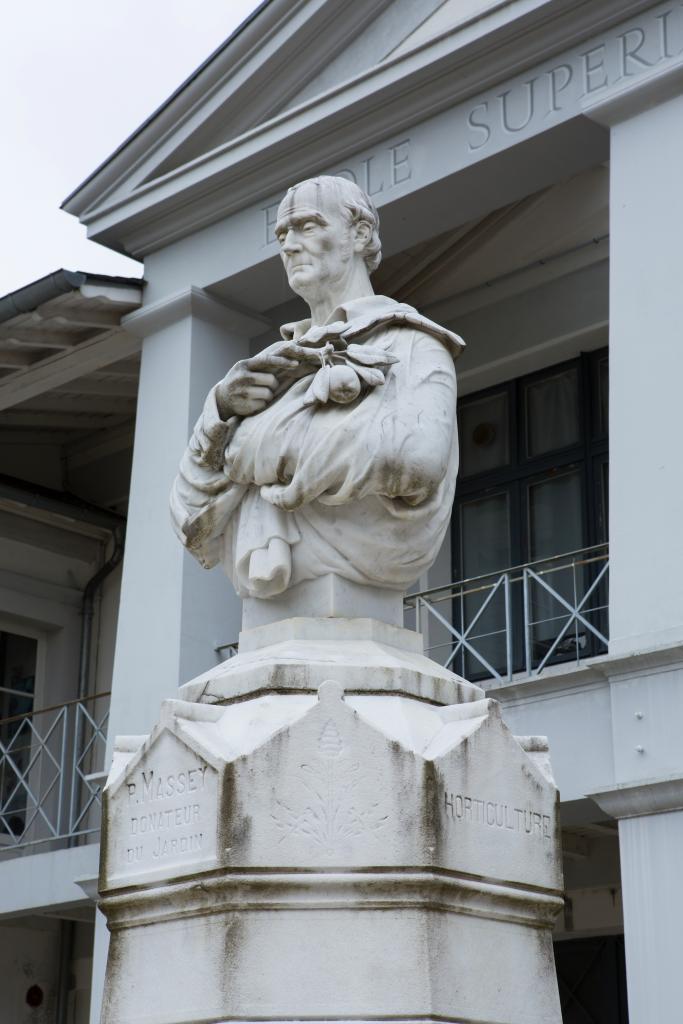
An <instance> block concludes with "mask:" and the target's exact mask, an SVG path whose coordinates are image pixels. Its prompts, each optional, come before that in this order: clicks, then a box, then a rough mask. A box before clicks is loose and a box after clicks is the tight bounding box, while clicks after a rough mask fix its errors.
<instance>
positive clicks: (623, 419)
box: [605, 93, 683, 1020]
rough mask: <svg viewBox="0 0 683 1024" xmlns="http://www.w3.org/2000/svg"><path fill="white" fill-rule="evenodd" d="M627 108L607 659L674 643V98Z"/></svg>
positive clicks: (615, 180)
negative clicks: (640, 107)
mask: <svg viewBox="0 0 683 1024" xmlns="http://www.w3.org/2000/svg"><path fill="white" fill-rule="evenodd" d="M652 99H653V98H652V97H650V102H652ZM637 101H638V94H637V93H635V94H634V96H633V102H637ZM641 103H642V99H641ZM633 109H634V108H633V104H632V103H631V104H629V103H628V102H625V101H624V100H623V99H622V100H621V102H620V103H619V104H618V105H617V106H616V107H615V108H614V109H613V110H612V112H611V117H610V116H609V114H610V112H609V111H608V112H607V116H606V117H605V120H607V121H611V122H612V123H611V172H610V343H609V347H610V426H609V430H610V524H609V541H610V610H609V611H610V653H613V654H627V653H631V652H633V651H637V650H642V649H647V648H652V647H656V646H660V645H663V644H666V645H671V644H674V643H676V642H680V641H681V640H683V614H681V594H682V593H683V584H682V579H683V529H681V523H682V522H683V487H682V486H681V476H682V471H683V460H682V457H681V426H680V424H681V393H682V388H683V279H682V277H681V266H682V264H681V238H683V188H682V187H681V181H682V180H683V95H677V96H674V97H673V98H669V99H667V100H665V101H662V102H659V103H657V104H656V105H653V106H650V107H648V108H647V109H644V110H641V111H640V112H638V113H633V112H632V111H633ZM629 112H630V116H629ZM651 1019H652V1020H654V1019H655V1018H654V1017H652V1018H651Z"/></svg>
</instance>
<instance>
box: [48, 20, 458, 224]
mask: <svg viewBox="0 0 683 1024" xmlns="http://www.w3.org/2000/svg"><path fill="white" fill-rule="evenodd" d="M442 3H443V0H374V2H373V4H362V3H359V2H357V0H304V2H302V3H300V4H298V5H292V4H291V2H290V0H286V2H285V0H270V2H268V3H265V4H262V5H261V7H260V8H258V9H257V11H256V12H255V14H254V15H253V16H252V18H251V19H250V20H248V22H245V23H244V25H243V26H241V28H240V29H239V30H238V31H237V32H236V33H234V34H233V36H232V37H231V38H230V39H229V40H228V41H227V42H226V43H225V44H224V45H223V46H222V47H221V48H219V50H217V51H216V52H215V53H214V54H213V55H212V57H211V58H209V60H207V61H206V62H205V64H204V65H203V66H202V67H201V68H199V69H198V71H197V72H195V74H194V75H193V76H191V77H190V78H189V79H188V80H187V82H185V83H184V85H182V86H181V87H180V88H179V89H178V90H177V92H176V93H175V94H174V95H173V96H172V97H171V98H170V99H169V101H168V102H167V103H166V104H165V105H164V106H163V107H161V108H160V109H159V110H158V111H157V112H156V113H155V114H154V115H153V116H152V117H151V118H150V119H149V120H148V121H147V122H146V123H145V124H144V125H143V126H142V127H141V128H140V129H138V131H137V132H136V133H135V134H134V135H133V136H131V138H130V139H129V140H128V141H127V142H126V143H124V145H123V146H122V147H120V149H119V150H118V151H117V152H116V153H114V154H113V156H112V157H111V158H110V159H109V160H108V161H107V162H106V163H105V164H103V165H102V167H101V168H98V170H97V171H95V172H94V174H93V175H92V176H91V178H90V179H88V180H87V181H86V182H84V183H83V184H82V185H81V186H80V187H79V188H78V189H77V190H76V191H75V192H74V193H73V194H72V195H71V196H69V197H68V199H67V200H65V203H64V206H65V208H66V209H67V210H69V212H73V213H75V214H77V215H78V216H79V217H83V216H84V215H85V214H88V213H90V212H91V211H92V210H95V209H97V208H98V207H100V206H101V205H102V204H103V203H104V204H106V205H107V206H109V205H113V204H114V203H116V204H120V203H122V202H125V201H126V200H127V199H128V198H129V197H133V196H135V195H136V193H138V192H140V193H142V192H144V190H145V188H147V187H149V186H150V185H151V184H152V183H156V182H158V181H160V180H165V179H167V178H170V177H172V176H173V175H174V174H175V173H177V172H178V171H180V170H181V169H185V168H191V167H192V165H193V163H194V162H196V161H198V160H201V159H202V158H205V157H206V156H207V154H210V153H213V152H215V151H220V149H221V148H222V147H226V146H229V145H230V144H231V142H232V141H233V140H236V139H242V138H244V137H245V135H248V133H249V132H250V131H252V130H254V129H257V128H259V126H261V125H264V124H266V123H268V122H270V121H272V120H273V119H274V118H277V117H278V115H279V114H283V113H285V112H287V111H290V110H292V109H293V108H295V107H297V106H299V105H301V104H305V103H306V102H307V101H309V100H312V99H315V98H316V97H317V96H319V95H321V94H323V93H326V92H328V91H329V90H333V89H334V88H335V87H337V86H341V85H343V84H344V83H345V82H348V81H350V80H352V79H354V78H356V77H357V76H358V75H362V74H363V72H365V71H368V70H371V69H372V68H374V67H376V66H377V64H378V63H380V62H381V61H382V60H383V59H384V58H385V56H386V55H387V53H388V52H390V51H391V50H392V49H394V48H395V47H396V46H398V45H400V43H401V41H402V40H403V39H404V38H405V36H406V33H411V32H412V31H414V30H415V29H416V28H417V27H418V26H419V24H420V23H421V22H422V21H423V20H424V18H425V16H428V15H429V14H430V13H432V12H433V11H434V10H435V9H437V8H438V7H440V6H441V4H442ZM98 185H99V186H100V187H98Z"/></svg>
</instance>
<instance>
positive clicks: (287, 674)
mask: <svg viewBox="0 0 683 1024" xmlns="http://www.w3.org/2000/svg"><path fill="white" fill-rule="evenodd" d="M418 644H419V638H418V637H417V636H416V634H412V633H410V632H409V631H407V630H403V629H399V628H396V627H393V626H390V625H388V624H386V623H378V622H372V621H370V620H349V621H339V620H329V621H326V622H324V621H318V620H304V619H300V620H296V619H293V620H289V621H287V622H281V623H278V624H274V625H271V626H263V627H258V628H256V629H253V630H248V631H245V633H243V635H242V644H241V653H240V655H238V657H237V658H235V659H232V660H231V661H230V662H228V663H227V664H226V665H224V666H221V667H220V669H219V670H216V671H215V672H213V673H211V674H210V675H209V676H207V677H202V678H201V679H199V680H195V681H194V682H192V683H190V684H188V685H187V686H186V687H185V688H184V691H183V696H184V697H185V698H189V699H184V700H178V701H167V702H165V703H164V705H163V707H162V713H161V718H160V721H159V724H158V725H157V726H156V727H155V729H154V730H153V731H152V733H151V734H150V735H149V736H148V737H127V738H122V739H120V740H119V742H118V744H117V751H116V755H115V759H114V763H113V766H112V770H111V773H110V776H109V780H108V782H107V787H106V790H105V813H104V819H105V831H104V833H103V838H102V851H103V852H102V870H101V878H100V889H101V897H102V901H101V907H102V910H103V911H104V913H105V914H106V916H107V919H108V923H109V927H110V929H111V932H112V938H111V946H110V954H109V965H108V969H107V986H106V992H105V999H104V1008H103V1016H102V1021H103V1022H104V1024H124V1022H125V1024H142V1022H144V1024H189V1022H195V1024H196V1022H205V1024H208V1022H214V1024H218V1022H225V1021H255V1020H271V1021H298V1020H302V1019H305V1020H309V1021H312V1020H320V1021H322V1020H337V1021H338V1020H355V1021H370V1020H378V1019H381V1020H384V1021H391V1020H397V1021H398V1020H411V1021H434V1020H442V1021H453V1022H471V1021H476V1022H477V1024H560V1019H561V1018H560V1009H559V1000H558V994H557V985H556V981H555V972H554V966H553V956H552V943H551V927H552V923H553V920H554V918H555V916H556V914H557V913H558V911H559V910H560V908H561V905H562V901H561V896H560V890H561V886H562V880H561V875H560V857H559V841H558V836H559V823H558V817H557V809H558V802H557V801H558V795H557V790H556V788H555V785H554V783H553V780H552V777H551V775H550V769H549V762H548V754H547V745H546V744H545V743H544V741H543V740H542V739H540V738H538V737H525V738H519V737H518V738H515V737H514V736H512V734H511V733H510V732H509V730H508V729H507V728H506V726H505V724H504V723H503V722H502V720H501V717H500V712H499V708H498V705H497V704H496V702H495V701H492V700H487V699H485V698H484V697H483V694H482V693H481V691H480V690H479V689H478V688H477V687H475V686H471V685H470V684H467V683H466V682H464V681H463V680H460V679H458V677H456V676H454V675H453V674H452V673H449V672H447V671H445V670H443V669H441V668H440V667H439V666H437V665H435V664H434V663H433V662H430V661H429V660H428V659H426V658H424V656H423V655H422V654H421V653H420V652H419V650H418V649H417V648H418Z"/></svg>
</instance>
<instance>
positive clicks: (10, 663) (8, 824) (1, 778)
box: [0, 632, 38, 835]
mask: <svg viewBox="0 0 683 1024" xmlns="http://www.w3.org/2000/svg"><path fill="white" fill-rule="evenodd" d="M37 648H38V643H37V641H36V640H33V639H32V638H31V637H26V636H18V635H17V634H15V633H4V632H0V719H8V718H14V716H16V715H23V714H26V713H27V712H31V711H32V710H33V692H34V687H35V677H36V652H37ZM0 741H1V742H2V744H3V746H4V747H5V748H8V749H9V750H10V751H11V757H12V762H11V763H10V762H9V760H7V759H3V760H2V762H1V763H0V808H2V811H3V815H4V817H3V819H2V821H0V833H7V832H9V833H13V834H15V835H19V834H20V833H21V832H22V831H23V829H24V822H25V810H26V801H27V791H26V787H25V786H24V785H22V784H20V780H21V777H22V776H23V775H25V773H26V772H27V771H28V769H29V766H30V763H31V744H32V734H31V730H30V727H29V724H28V720H27V719H21V718H19V719H18V720H17V719H16V718H14V720H13V721H0ZM36 771H37V769H35V770H34V771H33V772H31V776H32V777H31V784H35V779H34V778H33V776H34V775H35V773H36Z"/></svg>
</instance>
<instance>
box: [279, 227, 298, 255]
mask: <svg viewBox="0 0 683 1024" xmlns="http://www.w3.org/2000/svg"><path fill="white" fill-rule="evenodd" d="M282 251H283V252H301V242H300V240H299V238H298V237H297V235H296V234H295V233H294V232H293V231H292V230H289V231H288V232H287V234H286V236H285V240H284V242H283V243H282Z"/></svg>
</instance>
